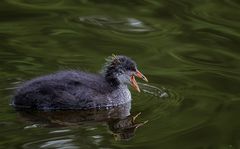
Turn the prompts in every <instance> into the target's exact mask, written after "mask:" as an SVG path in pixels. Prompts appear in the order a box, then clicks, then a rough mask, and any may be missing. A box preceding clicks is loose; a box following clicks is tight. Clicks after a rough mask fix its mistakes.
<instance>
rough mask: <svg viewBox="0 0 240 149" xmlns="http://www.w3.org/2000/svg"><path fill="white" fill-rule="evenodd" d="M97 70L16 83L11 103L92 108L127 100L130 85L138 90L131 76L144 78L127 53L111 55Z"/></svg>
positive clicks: (30, 105)
mask: <svg viewBox="0 0 240 149" xmlns="http://www.w3.org/2000/svg"><path fill="white" fill-rule="evenodd" d="M106 60H107V61H106V63H105V65H104V67H103V69H102V71H101V72H100V73H98V74H93V73H88V72H84V71H76V70H68V71H60V72H57V73H54V74H49V75H46V76H40V77H37V78H35V79H32V80H30V81H26V82H25V83H23V84H22V85H20V86H19V87H17V89H16V91H15V94H14V97H13V98H12V102H11V105H12V106H14V107H15V108H28V109H29V108H30V109H37V110H55V109H93V108H109V107H115V106H119V105H122V104H125V103H127V102H131V93H130V91H129V89H128V86H129V85H131V86H132V87H133V88H134V89H135V90H137V91H138V92H140V89H139V86H138V83H137V82H136V80H135V77H138V78H141V79H143V80H145V81H148V80H147V78H146V77H145V76H144V75H143V74H142V73H141V72H140V71H139V70H138V69H137V65H136V63H135V62H134V61H133V60H132V59H131V58H129V57H127V56H123V55H113V56H110V57H108V58H107V59H106Z"/></svg>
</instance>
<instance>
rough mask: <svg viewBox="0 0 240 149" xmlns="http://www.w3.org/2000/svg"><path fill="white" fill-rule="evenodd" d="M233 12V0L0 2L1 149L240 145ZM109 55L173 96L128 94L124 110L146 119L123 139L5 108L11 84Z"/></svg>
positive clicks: (103, 125)
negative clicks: (128, 60)
mask: <svg viewBox="0 0 240 149" xmlns="http://www.w3.org/2000/svg"><path fill="white" fill-rule="evenodd" d="M239 9H240V3H239V1H238V0H221V1H219V0H201V1H199V0H194V1H191V0H178V1H174V0H141V1H139V0H131V1H129V0H121V1H115V0H51V1H48V0H35V1H31V0H3V1H1V2H0V12H1V13H0V39H1V40H0V76H1V78H0V82H1V83H0V96H1V98H0V102H1V104H0V126H1V128H0V132H1V135H0V137H1V141H0V147H1V148H26V149H27V148H137V149H140V148H164V149H175V148H176V149H179V148H184V149H205V148H220V149H237V148H240V119H239V114H240V108H239V106H240V93H239V91H240V90H239V86H240V77H239V76H240V67H239V66H240V62H239V60H240V55H239V47H240V19H239V18H240V17H239V16H240V11H239ZM112 53H115V54H123V55H127V56H129V57H132V58H133V59H134V60H135V61H136V62H137V64H138V67H139V70H141V71H142V72H143V73H144V74H145V75H146V76H147V77H148V79H149V85H151V86H154V87H157V88H160V89H162V88H165V89H167V90H168V91H170V93H171V95H173V96H171V97H169V98H159V97H157V96H155V95H152V94H149V93H147V92H142V93H136V92H134V91H132V96H133V102H132V105H131V109H130V110H131V114H132V115H133V116H134V115H136V114H138V113H139V112H141V115H139V116H138V118H137V121H138V122H139V123H141V122H145V121H147V120H148V122H147V123H146V124H144V125H142V126H141V127H139V128H137V129H136V131H134V134H130V136H129V137H130V139H127V140H119V139H116V136H114V134H113V131H111V127H109V123H108V122H106V121H105V122H99V121H98V122H92V121H90V122H86V123H80V124H78V125H77V126H73V125H64V126H63V125H61V126H58V127H57V126H53V125H50V126H49V125H47V126H46V124H47V122H40V121H33V120H32V119H27V118H26V116H23V115H22V114H21V113H19V112H17V111H15V110H14V109H12V107H10V106H9V102H10V99H11V97H12V95H13V92H14V88H15V87H16V85H18V84H19V83H21V82H23V81H25V80H28V79H31V78H33V77H36V76H39V75H44V74H48V73H52V72H54V71H58V70H63V69H81V70H85V71H90V72H99V70H100V69H101V67H102V64H103V63H104V59H105V58H106V57H107V56H109V55H111V54H112ZM30 113H31V112H30ZM76 115H77V114H76ZM68 116H69V115H68ZM73 116H74V115H73ZM46 117H47V116H46V115H45V118H46ZM76 117H77V116H76ZM47 118H49V117H47ZM50 118H51V116H50ZM48 120H49V119H48ZM55 120H56V119H55ZM57 120H58V121H59V117H58V119H57ZM64 124H66V123H64ZM68 124H69V123H68ZM134 126H135V125H134Z"/></svg>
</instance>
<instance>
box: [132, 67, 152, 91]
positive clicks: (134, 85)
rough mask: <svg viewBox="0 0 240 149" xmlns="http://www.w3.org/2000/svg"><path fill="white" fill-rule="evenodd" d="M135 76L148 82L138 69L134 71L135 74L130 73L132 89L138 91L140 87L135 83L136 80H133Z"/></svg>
mask: <svg viewBox="0 0 240 149" xmlns="http://www.w3.org/2000/svg"><path fill="white" fill-rule="evenodd" d="M135 76H136V77H138V78H141V79H143V80H144V81H146V82H148V80H147V78H146V77H145V76H144V75H143V74H142V73H141V72H140V71H138V70H137V71H136V73H135V75H132V76H131V80H130V81H131V85H132V87H133V88H134V89H136V90H137V91H138V92H140V88H139V86H138V84H137V81H136V80H135Z"/></svg>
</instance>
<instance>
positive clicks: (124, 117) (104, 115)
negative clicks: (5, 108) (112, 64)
mask: <svg viewBox="0 0 240 149" xmlns="http://www.w3.org/2000/svg"><path fill="white" fill-rule="evenodd" d="M130 110H131V103H126V104H123V105H120V106H117V107H111V108H108V109H106V108H105V109H90V110H64V111H63V110H61V111H56V110H55V111H32V110H22V109H17V111H18V112H19V114H20V116H21V118H22V119H23V120H24V121H30V122H31V123H33V124H39V125H40V126H41V127H67V126H79V127H80V126H81V125H83V124H86V123H96V124H99V123H103V124H107V125H108V128H109V130H110V132H111V133H112V134H113V136H114V138H115V139H116V140H129V139H131V138H132V137H133V136H134V135H135V131H136V129H137V128H139V127H140V126H142V125H144V124H146V123H147V122H148V121H144V122H137V120H136V118H137V117H139V115H140V114H141V113H138V114H136V115H131V113H130Z"/></svg>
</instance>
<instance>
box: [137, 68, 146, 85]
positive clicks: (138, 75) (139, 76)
mask: <svg viewBox="0 0 240 149" xmlns="http://www.w3.org/2000/svg"><path fill="white" fill-rule="evenodd" d="M135 75H136V77H138V78H141V79H143V80H144V81H146V82H148V79H147V78H146V77H145V76H144V75H143V74H142V73H141V72H140V71H138V70H137V71H136V74H135Z"/></svg>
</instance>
